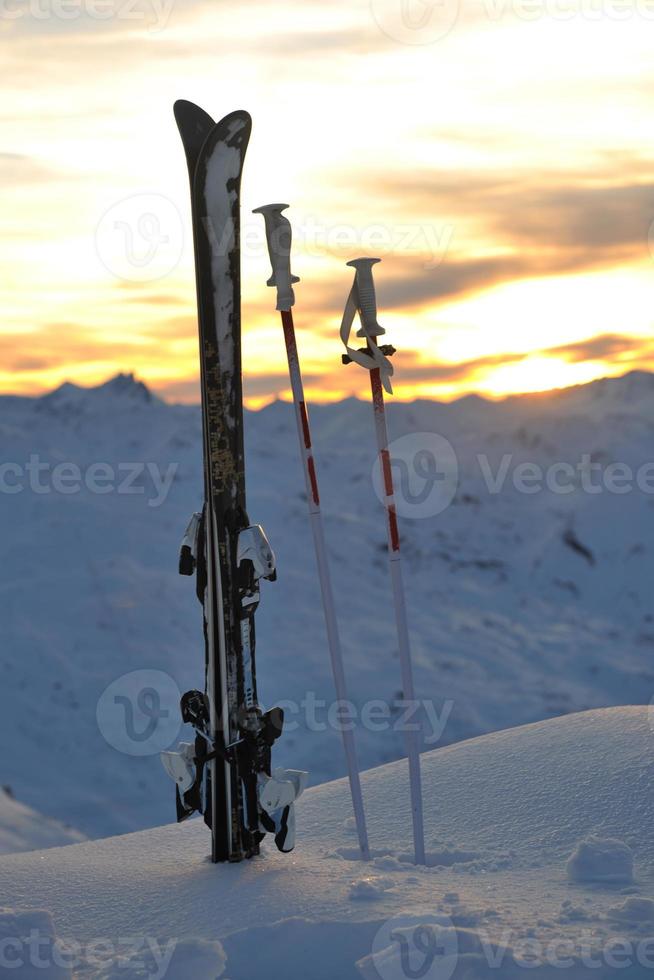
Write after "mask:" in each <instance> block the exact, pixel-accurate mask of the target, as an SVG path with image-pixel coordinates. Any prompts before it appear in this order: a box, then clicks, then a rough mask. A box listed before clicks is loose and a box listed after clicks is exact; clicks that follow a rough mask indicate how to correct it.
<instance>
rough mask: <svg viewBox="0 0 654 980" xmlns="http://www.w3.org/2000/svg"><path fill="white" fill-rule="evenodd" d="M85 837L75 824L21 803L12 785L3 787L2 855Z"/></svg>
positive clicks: (0, 813) (0, 796) (0, 802)
mask: <svg viewBox="0 0 654 980" xmlns="http://www.w3.org/2000/svg"><path fill="white" fill-rule="evenodd" d="M84 839H85V838H84V834H80V833H79V831H77V830H74V829H73V828H72V827H68V826H66V825H65V824H62V823H59V821H57V820H53V819H52V818H51V817H45V816H44V815H43V814H42V813H37V812H36V811H35V810H32V808H31V807H29V806H25V804H24V803H19V802H18V800H15V799H14V798H13V796H12V794H11V790H10V789H9V788H8V787H3V788H2V789H0V854H16V853H18V852H19V851H34V850H37V849H39V848H43V847H62V846H63V845H64V844H77V843H79V842H80V841H83V840H84Z"/></svg>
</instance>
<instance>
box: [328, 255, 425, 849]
mask: <svg viewBox="0 0 654 980" xmlns="http://www.w3.org/2000/svg"><path fill="white" fill-rule="evenodd" d="M380 261H381V259H353V260H352V261H351V262H348V263H347V264H348V265H350V266H353V267H354V269H355V270H356V271H355V276H354V283H353V285H352V290H351V292H350V295H349V297H348V300H347V304H346V306H345V312H344V314H343V322H342V324H341V339H342V341H343V343H344V345H345V349H346V350H347V354H344V355H343V363H344V364H349V363H350V362H351V361H354V362H356V363H357V364H360V365H361V366H362V367H365V368H367V369H368V370H369V371H370V387H371V391H372V404H373V410H374V418H375V434H376V437H377V449H378V452H379V463H380V467H381V474H382V480H383V487H384V498H385V499H384V504H385V510H386V530H387V536H388V559H389V566H390V574H391V585H392V589H393V606H394V609H395V622H396V626H397V639H398V647H399V652H400V665H401V671H402V691H403V694H404V698H405V699H406V700H407V701H409V702H411V703H415V690H414V684H413V667H412V664H411V645H410V641H409V627H408V621H407V611H406V597H405V592H404V581H403V577H402V563H401V555H400V534H399V529H398V525H397V510H396V507H395V490H394V486H393V471H392V468H391V457H390V453H389V450H388V430H387V427H386V408H385V405H384V388H385V389H386V391H388V392H389V394H392V393H393V389H392V387H391V381H390V379H391V376H392V374H393V366H392V364H391V362H390V361H389V357H390V356H391V355H392V354H394V353H395V348H394V347H391V346H390V345H384V346H382V347H379V346H378V345H377V337H379V336H380V335H381V334H383V333H385V330H384V329H383V327H380V325H379V323H378V322H377V301H376V298H375V283H374V280H373V276H372V267H373V265H375V263H376V262H380ZM356 313H358V314H359V319H360V321H361V329H360V330H359V331H358V333H357V337H363V338H364V339H365V341H366V346H365V348H363V350H354V349H353V348H351V347H349V346H348V341H349V337H350V332H351V330H352V323H353V320H354V316H355V314H356ZM418 735H419V733H418V732H415V731H408V730H407V732H406V745H407V756H408V760H409V779H410V783H411V814H412V818H413V843H414V849H415V859H416V864H424V863H425V830H424V820H423V809H422V781H421V775H420V744H419V739H418Z"/></svg>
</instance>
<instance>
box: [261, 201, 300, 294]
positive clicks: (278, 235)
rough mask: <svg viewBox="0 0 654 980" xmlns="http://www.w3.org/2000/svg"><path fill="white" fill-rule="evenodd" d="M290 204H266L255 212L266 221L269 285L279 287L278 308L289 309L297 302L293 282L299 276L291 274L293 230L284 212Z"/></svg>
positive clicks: (297, 280) (296, 280)
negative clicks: (270, 269) (269, 272)
mask: <svg viewBox="0 0 654 980" xmlns="http://www.w3.org/2000/svg"><path fill="white" fill-rule="evenodd" d="M287 207H288V204H264V205H263V207H260V208H255V209H254V211H253V214H262V215H263V217H264V221H265V222H266V241H267V243H268V254H269V256H270V264H271V266H272V276H271V277H270V279H269V280H268V283H267V285H268V286H276V287H277V309H278V310H283V311H288V310H290V309H291V307H292V306H293V305H294V303H295V294H294V293H293V283H294V282H299V281H300V280H299V277H298V276H294V275H292V274H291V241H292V237H293V232H292V229H291V223H290V221H289V220H288V218H287V217H286V216H285V215H284V214H282V212H283V211H285V210H286V208H287Z"/></svg>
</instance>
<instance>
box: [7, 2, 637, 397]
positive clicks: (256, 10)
mask: <svg viewBox="0 0 654 980" xmlns="http://www.w3.org/2000/svg"><path fill="white" fill-rule="evenodd" d="M653 42H654V0H461V2H460V3H459V2H457V0H438V2H433V0H348V2H343V0H330V2H329V3H326V2H324V0H323V2H321V3H316V2H314V0H302V2H299V0H298V2H290V0H280V2H276V3H270V2H266V3H257V2H248V0H245V2H241V3H239V4H234V3H227V2H224V0H0V52H1V55H2V67H3V72H2V76H3V99H2V104H1V105H0V175H1V177H2V180H1V183H0V187H1V192H0V193H1V198H2V201H1V204H2V206H1V208H0V270H1V271H0V304H1V309H2V317H1V320H0V391H3V392H17V393H24V394H32V393H38V392H42V391H46V390H49V389H51V388H52V387H54V386H56V385H58V384H60V383H62V382H63V381H66V380H71V381H74V382H77V383H79V384H82V385H92V384H96V383H99V382H101V381H104V380H106V379H107V378H108V377H109V376H111V375H113V374H115V373H117V372H118V371H134V372H136V374H137V375H138V376H139V377H140V378H142V379H143V380H144V381H146V382H147V383H148V384H149V385H150V386H151V387H152V388H153V389H154V390H155V391H157V392H158V393H160V394H162V395H163V396H165V397H167V398H170V399H172V400H177V401H191V402H192V401H197V400H198V397H199V391H198V380H197V379H198V355H197V325H196V319H195V291H194V282H193V257H192V242H191V236H190V209H189V201H188V185H187V176H186V166H185V161H184V155H183V152H182V147H181V143H180V141H179V137H178V134H177V130H176V127H175V124H174V120H173V116H172V104H173V102H174V101H175V99H177V98H186V99H190V100H191V101H194V102H197V103H199V104H200V105H202V106H203V108H205V109H206V110H207V111H208V112H209V113H210V114H211V115H213V116H214V117H215V118H216V117H219V116H221V115H224V114H226V113H227V112H230V111H231V110H233V109H236V108H245V109H247V110H248V111H249V112H250V113H251V114H252V116H253V133H252V139H251V142H250V146H249V150H248V154H247V159H246V164H245V171H244V177H243V187H242V233H243V250H242V274H243V329H244V372H245V390H246V394H247V399H248V403H249V404H250V405H251V406H253V407H256V406H258V405H262V404H265V403H266V402H268V401H271V400H272V399H274V398H276V397H288V396H289V384H288V378H287V370H286V362H285V353H284V345H283V337H282V334H281V328H280V325H279V320H278V315H277V314H276V313H275V299H274V291H273V290H271V289H267V287H266V280H267V278H268V276H269V275H270V270H269V263H268V259H267V254H266V249H265V244H264V236H263V222H262V220H261V217H260V216H257V215H252V214H251V211H252V209H253V208H255V207H257V206H259V205H261V204H265V203H269V202H271V201H284V202H288V203H289V204H290V205H291V207H290V209H289V211H288V212H287V214H288V216H289V218H290V219H291V221H292V223H293V228H294V248H293V271H294V273H295V274H296V275H299V276H300V278H301V281H300V283H299V284H298V286H297V287H296V297H297V305H296V308H295V319H296V326H297V328H298V344H299V348H300V355H301V358H302V363H303V368H304V373H305V382H306V388H307V393H308V396H309V397H310V398H311V399H312V400H319V401H327V400H331V399H337V398H342V397H345V396H348V395H351V394H363V393H365V390H366V386H367V377H366V376H365V375H366V372H365V371H363V370H362V369H360V368H359V367H357V366H355V365H350V366H348V367H344V366H342V364H341V357H340V355H341V351H342V348H341V345H340V340H339V336H338V331H339V326H340V321H341V316H342V312H343V307H344V304H345V301H346V299H347V295H348V292H349V289H350V285H351V279H352V275H351V272H352V270H351V269H348V268H347V267H346V264H345V263H346V262H347V261H348V260H349V259H352V258H356V257H359V256H365V255H369V256H370V255H372V256H377V257H380V258H381V259H382V262H381V264H380V265H378V266H376V268H375V272H376V281H377V288H378V299H379V320H380V322H381V324H382V325H383V326H384V327H385V328H386V337H385V338H384V339H385V340H386V341H387V342H390V343H392V344H393V345H394V346H395V347H396V348H397V349H398V354H397V355H396V356H395V358H394V364H395V379H394V387H395V392H396V397H398V398H401V399H411V398H416V397H436V398H443V399H452V398H455V397H458V396H461V395H463V394H466V393H468V392H472V391H475V392H480V393H482V394H485V395H488V396H491V397H500V396H504V395H507V394H510V393H514V392H523V391H538V390H547V389H549V388H553V387H562V386H567V385H571V384H578V383H583V382H586V381H590V380H592V379H594V378H597V377H602V376H605V375H618V374H623V373H625V372H626V371H628V370H632V369H635V368H637V369H654V340H653V339H652V317H653V312H652V311H653V309H654V303H653V300H654V278H653V275H652V273H653V271H654V270H653V262H654V224H653V222H654V131H653V130H652V127H651V124H650V116H651V109H650V103H651V96H652V93H653V92H654V62H653V61H652V57H651V51H652V47H653Z"/></svg>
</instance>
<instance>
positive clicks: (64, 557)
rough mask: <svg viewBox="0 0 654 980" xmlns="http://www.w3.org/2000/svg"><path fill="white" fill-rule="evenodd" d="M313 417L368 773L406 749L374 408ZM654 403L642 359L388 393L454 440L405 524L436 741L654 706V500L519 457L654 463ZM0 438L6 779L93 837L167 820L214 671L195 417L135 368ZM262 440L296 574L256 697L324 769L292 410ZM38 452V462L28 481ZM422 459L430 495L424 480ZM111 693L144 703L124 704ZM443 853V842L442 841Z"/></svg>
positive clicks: (7, 425)
mask: <svg viewBox="0 0 654 980" xmlns="http://www.w3.org/2000/svg"><path fill="white" fill-rule="evenodd" d="M311 416H312V428H313V435H314V443H315V451H316V460H317V467H318V472H319V476H320V481H321V497H322V502H323V511H324V514H325V521H326V534H327V541H328V547H329V551H330V557H331V562H332V571H333V578H334V588H335V593H336V603H337V612H338V615H339V623H340V627H341V635H342V641H343V647H344V660H345V666H346V673H347V680H348V686H349V695H350V698H351V699H352V701H353V703H354V708H355V710H356V713H357V719H358V723H357V725H356V730H355V738H356V743H357V748H358V752H359V758H360V762H361V765H362V767H365V768H368V767H372V766H377V765H380V764H383V763H385V762H388V761H391V760H393V759H398V758H400V757H401V756H403V754H404V738H403V734H402V732H401V731H399V730H398V728H399V726H398V724H397V722H398V721H399V719H400V718H401V716H402V714H403V709H402V708H401V707H400V706H399V704H398V702H399V701H400V700H401V693H400V687H401V682H400V670H399V662H398V659H397V648H396V639H395V629H394V621H393V613H392V605H391V602H390V587H389V581H388V568H387V562H386V555H385V530H384V515H383V509H382V506H381V504H380V503H379V501H378V500H377V499H376V497H375V496H374V493H373V490H372V478H371V474H372V472H373V466H374V462H375V457H376V452H375V441H374V427H373V419H372V411H371V408H370V405H369V404H368V403H363V402H358V401H356V400H354V399H349V400H347V401H344V402H341V403H339V404H334V405H326V406H313V407H312V408H311ZM652 418H654V377H653V376H652V375H649V374H644V373H634V374H630V375H627V376H626V377H624V378H620V379H614V380H607V381H600V382H595V383H593V384H591V385H587V386H583V387H580V388H577V389H572V390H565V391H561V392H558V393H553V394H550V395H548V396H526V397H521V398H511V399H508V400H507V401H504V402H498V403H489V402H486V401H484V400H483V399H481V398H477V397H471V398H465V399H461V400H460V401H458V402H455V403H453V404H440V403H438V402H430V401H419V402H415V403H413V404H399V403H392V401H391V400H390V399H389V428H390V432H391V438H392V439H393V440H395V442H396V444H397V441H398V440H401V446H400V448H401V449H402V448H403V447H404V450H406V447H407V445H408V449H409V452H408V455H407V454H406V452H404V458H405V459H406V460H408V461H409V462H410V461H411V459H412V457H411V450H414V451H420V450H421V448H424V444H425V440H426V439H427V437H429V439H433V438H434V437H435V436H436V435H440V437H441V438H446V439H447V440H448V441H449V442H450V443H451V445H452V447H453V448H454V450H455V455H456V462H457V464H458V473H459V482H458V485H457V486H456V488H455V489H456V495H455V497H454V501H453V502H452V504H451V505H450V506H449V507H448V508H447V509H445V510H443V511H442V512H440V513H435V514H433V515H431V516H429V515H428V514H427V515H426V514H425V509H424V506H422V505H421V507H418V506H417V505H416V504H411V502H410V499H409V504H408V507H407V508H404V510H408V516H404V517H402V520H401V532H402V536H403V549H404V556H405V560H404V563H403V571H404V577H405V581H406V587H407V597H408V607H409V623H410V628H411V639H412V646H413V655H414V661H415V682H416V690H417V692H418V696H419V697H420V698H423V699H424V702H425V703H424V705H423V712H422V725H423V748H424V749H425V750H429V749H431V748H434V747H435V746H436V745H447V744H454V743H457V742H458V741H460V740H461V739H465V738H470V737H473V736H477V735H480V734H483V733H486V732H492V731H498V730H502V729H506V728H508V727H510V726H517V725H521V724H525V723H530V722H534V721H537V720H539V719H545V718H548V717H552V716H556V715H561V714H564V713H570V712H574V711H579V710H583V709H586V708H596V707H602V706H607V705H615V704H646V703H647V702H648V701H649V699H650V697H651V696H652V692H653V690H654V670H653V668H652V653H653V651H654V608H653V606H652V594H651V582H652V580H653V579H654V549H653V548H652V547H651V544H650V542H651V540H652V538H653V537H654V497H653V496H652V494H651V493H649V492H645V490H635V491H634V492H632V493H630V494H629V495H625V494H623V493H610V492H608V491H607V492H602V493H599V494H596V493H590V492H584V491H583V490H582V489H580V488H579V487H577V489H576V490H575V492H574V493H570V494H567V493H566V494H557V493H554V492H552V491H550V490H547V489H545V490H544V491H542V492H539V493H537V494H533V493H523V492H520V490H519V489H517V488H516V483H518V484H519V479H518V477H517V476H516V467H517V466H518V465H519V464H522V463H527V462H529V463H535V464H537V465H538V466H541V467H544V468H547V467H550V466H551V465H552V464H553V463H556V462H557V461H561V460H563V461H566V460H567V461H571V462H573V463H577V462H579V461H580V459H581V458H582V457H583V456H584V454H590V456H592V460H593V461H595V462H592V461H591V463H588V464H587V465H588V466H590V465H598V464H600V463H601V465H602V466H604V467H607V466H610V465H611V463H615V462H625V463H627V464H629V465H631V466H632V468H633V469H634V471H635V470H637V469H638V467H640V466H641V465H642V464H643V463H646V462H647V461H648V460H649V459H650V458H651V447H652V445H653V444H654V441H653V438H652V436H653V431H652V422H651V419H652ZM416 434H418V435H416ZM0 438H1V439H2V446H3V460H4V461H6V462H8V463H10V464H15V465H17V466H19V467H20V468H21V473H22V475H18V476H17V475H16V473H15V472H14V471H11V472H8V471H7V470H6V468H5V463H3V464H2V467H0V481H2V486H3V490H5V491H6V490H7V489H8V490H11V489H12V487H14V486H15V485H16V484H18V483H22V485H23V490H19V492H3V493H2V498H3V506H2V508H0V531H1V538H0V540H2V552H3V567H4V568H5V570H8V571H9V574H6V575H5V577H4V580H3V583H2V585H1V586H0V619H1V621H2V623H3V643H2V649H1V650H0V742H1V744H3V745H12V746H15V747H16V748H15V750H12V752H7V753H5V754H4V756H3V758H2V760H0V783H2V784H9V785H11V786H12V788H13V790H14V793H15V795H16V798H17V799H18V800H20V801H21V802H22V803H24V804H26V805H27V806H30V807H33V808H34V809H35V810H37V811H38V812H40V813H45V814H47V815H48V816H50V817H52V818H55V819H58V820H60V821H63V822H65V823H71V824H73V825H74V826H75V827H76V828H78V829H79V830H80V831H81V832H83V833H84V834H86V835H88V836H101V835H109V834H117V833H126V832H129V831H133V830H136V829H142V828H146V827H149V826H153V825H157V824H162V823H165V822H166V821H168V820H171V819H173V817H174V800H173V797H172V788H171V785H170V783H169V780H168V778H167V777H166V775H165V773H164V772H163V769H162V767H161V765H160V763H159V759H158V752H159V750H160V749H162V748H168V747H169V746H170V745H171V743H173V742H174V741H176V739H177V737H178V736H180V735H181V736H182V737H187V735H188V733H187V732H184V731H183V730H182V731H180V730H179V727H178V725H177V724H176V719H177V711H178V709H177V699H178V697H179V693H180V692H183V691H185V690H188V689H189V688H193V687H199V686H201V685H202V683H203V641H202V630H201V617H200V608H199V605H198V603H197V600H196V598H195V594H194V584H193V583H192V581H191V580H189V579H185V578H180V577H179V576H178V574H177V556H178V548H179V543H180V540H181V537H182V535H183V533H184V529H185V528H186V526H187V523H188V519H189V517H190V514H191V513H192V512H193V511H194V510H196V509H197V508H198V506H199V505H200V502H201V493H202V470H201V466H202V464H201V438H202V437H201V419H200V413H199V410H198V409H197V408H196V407H193V406H182V405H170V404H166V403H165V402H163V401H162V400H160V399H159V398H157V397H156V396H155V395H153V394H152V393H151V392H149V391H148V389H147V388H146V387H145V386H144V385H142V384H141V383H139V382H138V381H136V380H135V379H134V378H133V377H131V376H129V375H122V376H119V377H118V378H115V379H112V380H111V381H109V382H107V383H106V384H105V385H102V386H100V387H98V388H93V389H85V388H80V387H78V386H75V385H72V384H66V385H64V386H62V387H61V388H59V389H58V390H57V391H56V392H53V393H51V394H50V395H47V396H45V397H43V398H16V397H7V398H0ZM407 440H408V443H407ZM246 441H247V445H246V453H247V465H248V507H249V513H250V518H251V520H252V521H253V522H257V523H262V524H263V525H264V527H265V528H266V531H267V534H268V537H269V539H270V541H271V544H272V546H273V548H274V550H275V552H276V554H277V562H278V570H279V576H278V581H277V582H276V583H267V582H266V583H264V584H263V587H262V601H261V606H260V609H259V612H258V614H257V654H258V677H259V690H260V695H261V698H262V701H263V703H264V704H265V705H266V706H271V705H272V704H275V703H280V702H282V701H283V702H285V708H286V716H287V731H286V732H285V734H284V736H283V738H282V739H281V740H280V741H279V743H278V744H277V746H276V747H275V763H276V764H277V765H280V766H288V767H292V768H298V769H308V770H309V771H310V773H311V780H312V782H313V783H314V784H317V783H320V782H322V781H324V780H326V779H330V778H335V777H338V776H341V775H343V774H344V772H345V768H344V760H343V751H342V746H341V739H340V734H339V733H338V731H336V730H335V726H334V725H333V723H332V722H333V715H331V716H330V715H329V714H328V710H329V708H330V706H332V700H333V683H332V679H331V671H330V667H329V656H328V652H327V647H326V640H325V631H324V624H323V619H322V611H321V606H320V596H319V591H318V586H317V576H316V572H315V563H314V556H313V548H312V543H311V535H310V529H309V523H308V518H307V513H306V501H305V495H304V480H303V476H302V471H301V466H300V463H299V460H298V449H297V434H296V431H295V419H294V415H293V409H292V406H290V405H288V404H285V403H280V402H278V403H275V404H272V405H270V406H269V407H268V408H266V409H264V410H263V411H261V412H256V413H247V416H246ZM427 444H428V445H430V446H431V445H432V442H430V441H428V442H427ZM480 453H486V454H487V456H488V459H487V461H486V462H487V466H488V468H489V470H490V473H491V475H496V474H497V473H498V471H500V473H501V472H502V471H501V470H500V467H501V465H502V463H503V460H504V457H505V455H506V454H511V457H512V460H511V463H510V465H509V467H508V469H507V472H506V479H505V482H504V486H503V487H502V490H501V492H499V493H492V492H490V491H489V490H488V487H487V485H486V482H485V480H484V470H483V468H482V467H481V465H480V463H479V460H478V456H479V454H480ZM414 455H415V452H414ZM31 457H35V458H36V462H37V463H40V464H46V470H45V471H43V472H40V473H36V472H34V471H33V472H32V475H31V476H30V474H29V472H27V470H26V467H27V466H28V465H29V464H30V458H31ZM70 464H72V465H73V466H74V467H75V466H76V467H78V469H79V475H80V480H79V481H78V482H77V484H76V482H75V473H74V472H72V473H71V472H70V471H69V470H66V468H65V467H66V466H69V465H70ZM62 467H63V469H62ZM102 467H104V470H102ZM523 475H524V474H523ZM71 477H72V479H71ZM409 477H410V479H409V490H410V491H411V492H412V493H413V494H414V495H417V493H418V491H420V489H421V485H420V482H418V483H417V484H415V485H414V482H412V481H414V478H415V479H417V477H415V474H413V475H412V474H411V472H410V473H409ZM594 479H596V480H600V481H601V474H596V475H595V476H594ZM30 484H32V488H30ZM399 496H400V494H398V497H399ZM429 502H430V501H429V500H427V504H429ZM416 507H417V512H418V513H419V515H420V516H419V517H418V519H412V517H411V514H412V513H413V514H414V516H417V513H416V511H415V509H414V510H412V508H416ZM575 542H576V543H578V544H580V545H581V550H580V549H579V548H577V547H576V546H575ZM585 553H586V556H585ZM587 555H589V556H590V559H589V557H587ZM591 559H592V560H591ZM139 672H145V674H143V673H139ZM135 675H136V677H135ZM144 677H145V678H148V677H149V678H150V680H151V682H152V684H150V685H149V686H150V687H152V685H154V688H153V689H154V690H155V691H156V693H157V694H158V696H159V697H160V703H159V705H158V708H157V705H156V704H155V703H154V702H151V701H148V699H146V700H145V701H144V702H143V704H141V705H139V702H138V696H137V695H138V692H137V691H136V688H135V681H136V679H137V678H138V679H139V680H143V678H144ZM115 684H117V685H118V686H117V688H110V685H115ZM136 686H138V685H136ZM147 686H148V685H146V688H143V685H142V684H141V689H143V690H145V689H147ZM103 695H104V700H103ZM116 696H118V697H121V696H123V697H124V698H127V699H128V701H127V702H123V705H124V706H122V707H121V705H120V704H119V705H118V706H117V708H116V713H114V714H112V713H111V711H112V705H114V703H115V702H114V700H113V699H114V697H116ZM129 703H131V707H132V711H133V714H132V717H131V719H130V720H131V725H132V729H133V730H134V731H136V733H137V735H138V734H139V733H143V732H146V731H147V730H148V726H149V725H150V723H151V722H152V721H153V716H152V711H155V714H156V711H161V712H168V715H167V717H166V719H163V718H162V719H160V722H159V723H158V724H157V725H156V726H155V727H156V731H155V733H154V736H153V738H152V740H151V741H148V742H138V741H136V740H134V739H133V738H132V739H129V738H127V736H126V732H128V729H127V728H126V722H127V720H128V719H127V715H126V710H127V708H128V707H129ZM376 703H377V708H379V705H380V704H381V707H382V708H385V710H386V711H387V712H388V717H387V719H386V721H384V720H383V718H382V720H381V722H380V721H379V717H378V716H375V714H374V709H375V704H376ZM99 706H101V707H102V710H101V711H100V717H98V707H99ZM389 706H390V708H389ZM155 709H156V710H155ZM148 712H150V714H149V713H148ZM330 719H331V721H330ZM121 733H122V737H120V736H121ZM164 742H165V744H162V743H164ZM138 753H141V754H138ZM35 772H38V773H39V778H38V779H34V778H33V774H34V773H35ZM517 805H518V806H519V805H520V804H519V801H518V803H517ZM347 816H349V815H348V814H346V815H345V816H344V819H346V818H347ZM616 835H617V836H618V837H620V834H619V833H617V832H616ZM603 836H607V835H606V834H604V835H603ZM577 843H578V841H575V842H574V845H575V846H576V845H577ZM355 844H356V839H355V838H354V836H353V835H352V841H351V844H350V846H351V847H354V846H355ZM454 850H456V848H454ZM572 851H573V847H572V846H571V847H570V850H569V851H568V853H567V854H566V855H565V857H566V860H567V858H569V857H570V855H571V854H572ZM432 853H433V854H437V853H438V854H441V855H444V857H442V858H441V859H442V860H445V861H447V860H448V857H447V854H448V853H449V852H448V851H447V848H445V847H441V848H437V847H432Z"/></svg>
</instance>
